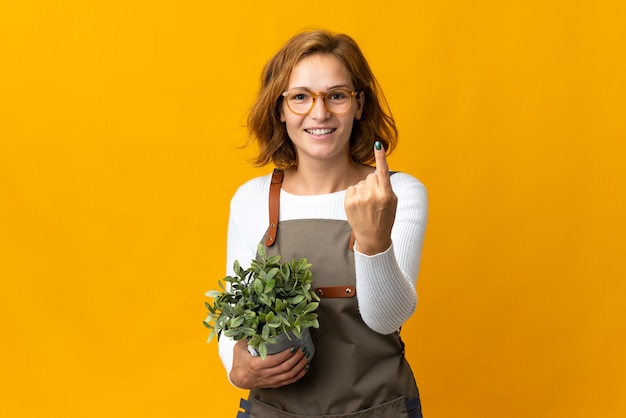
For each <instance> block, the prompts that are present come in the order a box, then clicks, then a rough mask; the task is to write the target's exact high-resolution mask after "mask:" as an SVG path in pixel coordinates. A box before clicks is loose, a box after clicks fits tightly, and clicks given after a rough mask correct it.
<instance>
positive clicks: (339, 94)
mask: <svg viewBox="0 0 626 418" xmlns="http://www.w3.org/2000/svg"><path fill="white" fill-rule="evenodd" d="M348 96H349V94H348V92H347V91H344V90H331V91H329V92H328V93H326V98H327V99H329V100H332V101H341V100H345V99H347V98H348Z"/></svg>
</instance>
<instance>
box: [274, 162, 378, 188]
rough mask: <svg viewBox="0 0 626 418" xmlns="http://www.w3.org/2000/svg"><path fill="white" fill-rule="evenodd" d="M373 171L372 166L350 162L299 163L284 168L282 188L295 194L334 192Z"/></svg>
mask: <svg viewBox="0 0 626 418" xmlns="http://www.w3.org/2000/svg"><path fill="white" fill-rule="evenodd" d="M373 171H374V169H373V168H372V167H369V166H366V165H362V164H354V163H352V162H347V163H346V164H341V165H330V164H323V163H321V162H317V164H302V163H300V164H298V167H296V168H292V169H289V170H286V172H285V180H284V182H283V189H285V191H287V192H289V193H291V194H297V195H317V194H328V193H335V192H339V191H342V190H345V189H347V188H348V186H351V185H354V184H356V183H358V182H359V181H361V180H363V179H364V178H365V177H366V176H367V174H369V173H371V172H373Z"/></svg>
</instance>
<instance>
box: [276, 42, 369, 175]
mask: <svg viewBox="0 0 626 418" xmlns="http://www.w3.org/2000/svg"><path fill="white" fill-rule="evenodd" d="M295 87H304V88H306V89H308V90H310V91H312V92H326V91H328V90H330V89H331V88H335V87H342V88H345V89H347V90H349V91H353V90H354V85H353V84H352V80H351V77H350V73H349V72H348V69H347V68H346V67H345V66H344V65H343V64H342V63H341V61H339V60H338V59H337V58H336V57H335V56H334V55H330V54H315V55H311V56H308V57H306V58H304V59H303V60H302V61H300V62H299V63H298V64H297V65H296V66H295V67H294V69H293V71H292V72H291V76H290V77H289V85H288V87H287V89H288V90H290V89H293V88H295ZM322 97H323V96H322V95H318V96H317V97H316V100H315V105H314V106H313V109H311V111H310V112H309V113H308V114H306V115H297V114H295V113H293V112H292V111H291V110H290V109H289V108H288V107H287V103H286V99H285V100H283V106H282V109H281V114H280V116H281V117H280V120H281V121H282V122H284V123H285V125H286V127H287V133H288V135H289V138H290V139H291V141H292V142H293V144H294V146H295V148H296V151H297V153H298V164H302V163H306V162H307V161H311V160H318V161H321V160H324V161H329V162H342V160H345V161H343V162H344V163H345V162H346V161H350V134H351V133H352V125H353V124H354V120H355V119H360V118H361V114H362V113H363V93H362V92H361V93H359V94H357V95H356V96H355V97H354V98H353V99H352V105H351V106H350V109H349V110H348V111H347V112H346V113H342V114H333V113H331V112H330V111H329V110H328V109H327V108H326V106H324V102H323V100H322Z"/></svg>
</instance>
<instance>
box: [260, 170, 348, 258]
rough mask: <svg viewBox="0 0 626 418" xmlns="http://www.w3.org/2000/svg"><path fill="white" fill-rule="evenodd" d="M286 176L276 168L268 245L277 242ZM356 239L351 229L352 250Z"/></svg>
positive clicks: (267, 236) (270, 202) (271, 193)
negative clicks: (282, 192)
mask: <svg viewBox="0 0 626 418" xmlns="http://www.w3.org/2000/svg"><path fill="white" fill-rule="evenodd" d="M284 176H285V173H284V171H283V170H281V169H279V168H275V169H274V172H273V173H272V181H271V183H270V196H269V212H270V224H269V226H268V227H267V231H266V232H265V246H266V247H271V246H272V245H274V243H275V242H276V233H277V232H278V213H279V212H280V188H281V187H282V184H283V177H284ZM355 240H356V238H355V237H354V231H351V233H350V242H349V243H348V248H350V251H352V252H354V242H355Z"/></svg>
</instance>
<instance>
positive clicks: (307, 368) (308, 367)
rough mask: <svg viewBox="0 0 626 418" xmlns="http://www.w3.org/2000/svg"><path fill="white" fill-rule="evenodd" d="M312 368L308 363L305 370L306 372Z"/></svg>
mask: <svg viewBox="0 0 626 418" xmlns="http://www.w3.org/2000/svg"><path fill="white" fill-rule="evenodd" d="M310 368H311V366H309V365H308V364H307V365H306V366H304V371H305V372H308V371H309V369H310Z"/></svg>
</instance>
